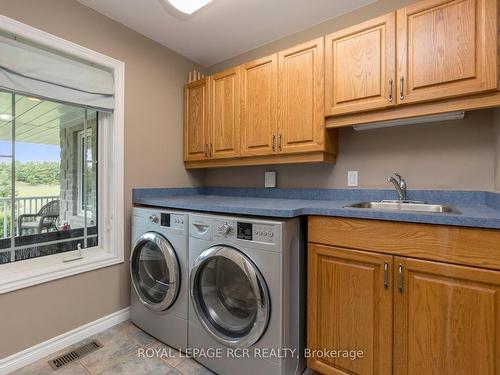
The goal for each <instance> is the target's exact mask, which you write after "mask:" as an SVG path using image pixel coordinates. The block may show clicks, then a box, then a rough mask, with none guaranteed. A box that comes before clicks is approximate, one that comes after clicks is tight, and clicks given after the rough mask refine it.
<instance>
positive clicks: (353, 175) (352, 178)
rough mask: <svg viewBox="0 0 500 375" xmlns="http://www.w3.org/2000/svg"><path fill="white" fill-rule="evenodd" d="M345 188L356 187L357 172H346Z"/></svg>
mask: <svg viewBox="0 0 500 375" xmlns="http://www.w3.org/2000/svg"><path fill="white" fill-rule="evenodd" d="M347 186H350V187H355V186H358V171H348V172H347Z"/></svg>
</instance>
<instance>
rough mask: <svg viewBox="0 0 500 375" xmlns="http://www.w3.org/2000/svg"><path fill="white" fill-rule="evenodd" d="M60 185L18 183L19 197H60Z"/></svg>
mask: <svg viewBox="0 0 500 375" xmlns="http://www.w3.org/2000/svg"><path fill="white" fill-rule="evenodd" d="M59 191H60V187H59V185H30V184H27V183H25V182H19V181H17V182H16V192H17V195H16V196H17V197H18V198H22V197H42V196H43V197H46V196H56V195H59Z"/></svg>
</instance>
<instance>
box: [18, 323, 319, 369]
mask: <svg viewBox="0 0 500 375" xmlns="http://www.w3.org/2000/svg"><path fill="white" fill-rule="evenodd" d="M90 340H98V341H99V342H100V343H101V344H102V345H103V347H102V348H101V349H98V350H97V351H95V352H94V353H92V354H89V355H88V356H86V357H83V358H82V359H81V360H80V361H77V362H75V363H72V364H71V365H68V366H66V367H63V368H61V369H59V370H57V371H54V370H52V368H51V367H50V365H49V364H48V361H49V360H51V359H53V358H55V357H57V356H58V355H60V354H62V353H64V352H66V351H69V350H71V349H73V348H74V347H78V346H80V345H81V344H83V343H85V342H88V341H90ZM141 348H142V349H145V348H154V349H160V350H168V349H169V347H168V346H166V345H164V344H162V343H161V342H159V341H157V340H156V339H155V338H153V337H151V336H149V335H148V334H146V333H144V332H143V331H141V330H140V329H139V328H137V327H136V326H135V325H133V324H132V323H130V322H128V321H127V322H124V323H121V324H118V325H116V326H114V327H112V328H110V329H108V330H106V331H103V332H101V333H98V334H97V335H95V336H92V337H90V338H88V339H86V340H84V341H83V342H81V343H78V344H75V345H73V346H70V347H68V348H66V349H63V350H61V351H60V352H57V353H54V354H52V355H50V356H48V357H46V358H43V359H41V360H39V361H37V362H35V363H32V364H31V365H28V366H26V367H23V368H21V369H19V370H17V371H14V372H12V373H11V375H48V374H55V375H138V374H140V375H215V374H214V373H213V372H211V371H210V370H208V369H207V368H205V367H203V366H202V365H200V364H199V363H197V362H196V361H194V360H192V359H189V358H185V357H180V356H179V355H178V352H177V351H176V350H172V351H171V352H168V353H169V354H170V353H171V354H173V355H169V356H168V357H167V356H160V357H156V356H155V357H153V358H144V357H139V356H138V350H139V349H141ZM163 353H165V351H163ZM305 374H307V375H314V374H315V373H314V372H313V371H309V370H306V372H305V373H304V375H305ZM235 375H236V374H235Z"/></svg>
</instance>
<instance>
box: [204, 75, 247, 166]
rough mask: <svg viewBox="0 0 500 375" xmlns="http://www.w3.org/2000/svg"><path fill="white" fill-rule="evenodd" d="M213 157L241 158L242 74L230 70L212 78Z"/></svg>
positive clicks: (211, 147) (211, 153) (211, 125)
mask: <svg viewBox="0 0 500 375" xmlns="http://www.w3.org/2000/svg"><path fill="white" fill-rule="evenodd" d="M210 128H211V143H210V156H211V158H213V159H221V158H232V157H236V156H239V155H240V74H239V68H231V69H227V70H225V71H223V72H220V73H217V74H214V75H213V76H212V77H211V78H210Z"/></svg>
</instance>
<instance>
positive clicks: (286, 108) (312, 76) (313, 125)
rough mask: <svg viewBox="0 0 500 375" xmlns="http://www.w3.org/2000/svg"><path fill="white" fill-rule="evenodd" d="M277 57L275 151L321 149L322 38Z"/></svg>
mask: <svg viewBox="0 0 500 375" xmlns="http://www.w3.org/2000/svg"><path fill="white" fill-rule="evenodd" d="M278 60H279V119H278V151H280V152H285V153H293V152H307V151H319V150H323V149H324V142H325V139H324V138H325V102H324V91H325V90H324V38H319V39H316V40H313V41H310V42H307V43H304V44H301V45H299V46H295V47H292V48H289V49H287V50H285V51H282V52H280V53H279V55H278Z"/></svg>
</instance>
